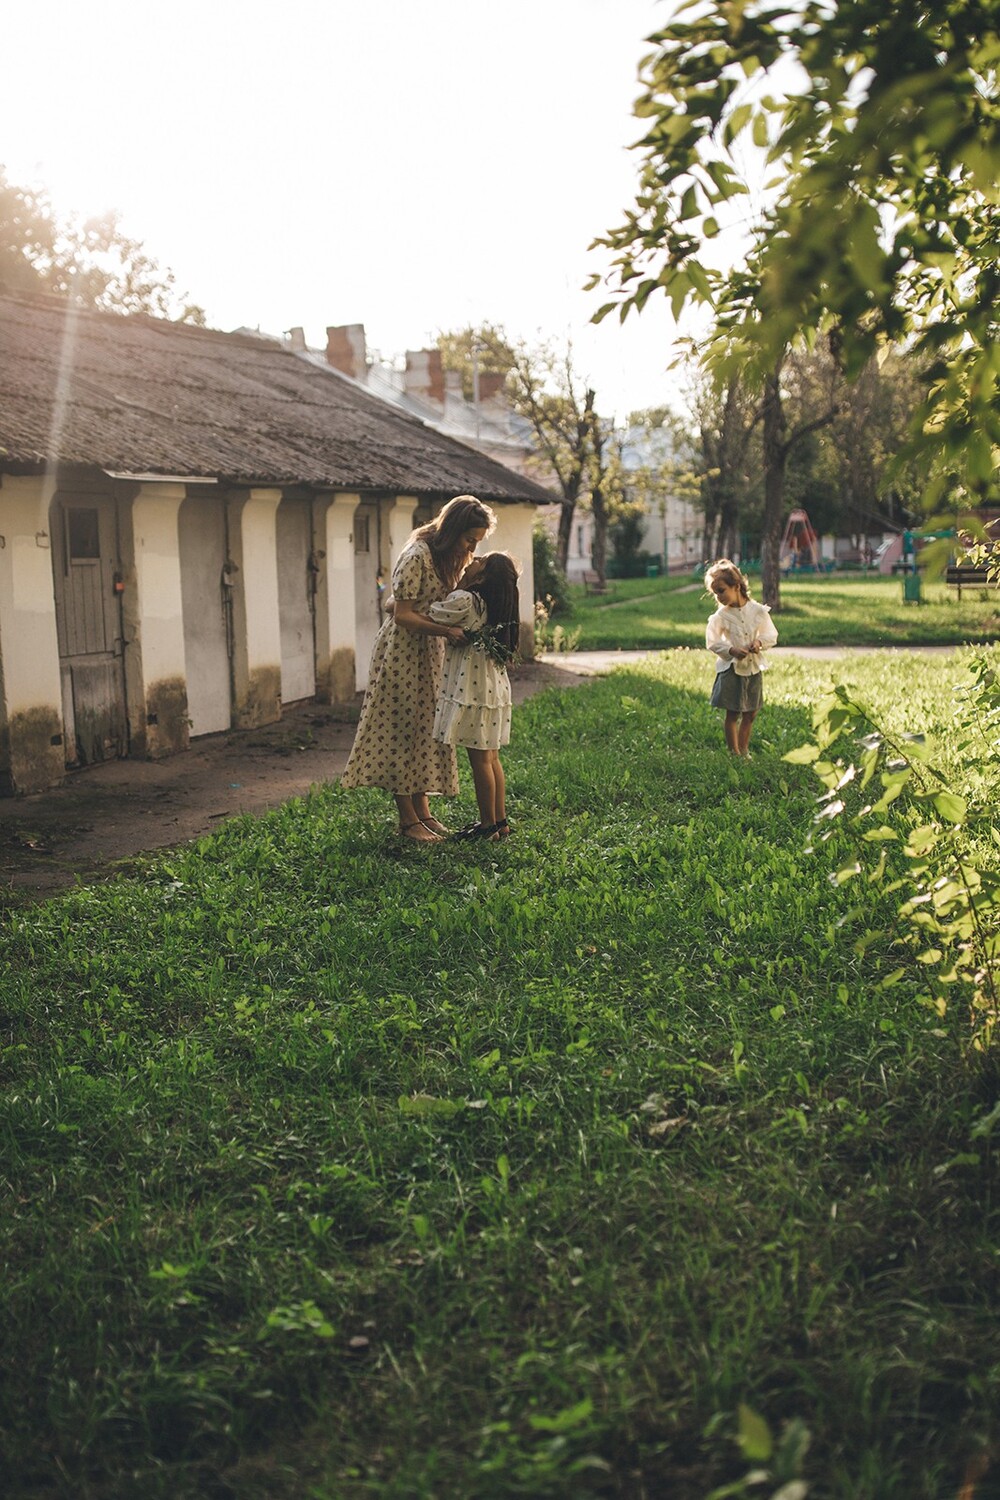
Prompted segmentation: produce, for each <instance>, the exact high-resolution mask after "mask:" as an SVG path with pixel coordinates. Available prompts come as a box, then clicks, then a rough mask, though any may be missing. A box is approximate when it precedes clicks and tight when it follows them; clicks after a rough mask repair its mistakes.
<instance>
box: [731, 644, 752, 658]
mask: <svg viewBox="0 0 1000 1500" xmlns="http://www.w3.org/2000/svg"><path fill="white" fill-rule="evenodd" d="M729 654H730V656H731V657H732V658H733V661H742V660H743V658H744V657H745V656H749V655H750V652H749V651H744V650H743V649H742V647H740V646H730V648H729Z"/></svg>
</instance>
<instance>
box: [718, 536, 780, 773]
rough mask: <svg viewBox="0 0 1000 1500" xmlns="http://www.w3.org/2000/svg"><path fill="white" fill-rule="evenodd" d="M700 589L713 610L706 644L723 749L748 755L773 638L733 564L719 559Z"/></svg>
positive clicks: (763, 609)
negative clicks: (721, 717) (709, 596)
mask: <svg viewBox="0 0 1000 1500" xmlns="http://www.w3.org/2000/svg"><path fill="white" fill-rule="evenodd" d="M705 587H706V589H709V590H710V591H711V593H713V594H714V595H715V597H716V600H717V601H718V606H719V607H718V609H717V610H716V611H715V614H714V615H712V616H711V617H710V619H709V622H708V625H707V626H706V627H705V645H706V646H707V647H708V649H709V651H714V652H715V682H714V684H713V687H712V698H711V703H712V707H713V708H724V709H725V711H726V725H725V735H726V744H727V745H728V747H729V749H730V750H731V751H732V752H733V754H734V755H747V754H749V749H750V735H751V733H752V731H753V721H754V719H755V718H756V717H757V712H758V710H759V708H760V705H761V701H762V699H763V693H762V691H761V689H762V683H761V675H760V674H761V671H762V669H763V667H764V665H765V662H764V658H763V653H764V652H765V651H766V650H767V649H768V647H769V646H773V645H774V644H775V642H776V641H777V639H778V632H777V630H775V628H774V621H773V620H772V619H771V611H770V610H769V609H768V607H767V605H766V604H758V603H757V602H756V600H754V599H751V598H750V584H749V582H748V580H747V577H746V574H745V573H741V572H740V570H739V568H738V567H737V566H736V564H735V563H734V562H730V561H729V558H728V557H722V558H720V559H719V561H718V562H714V563H713V564H712V566H711V567H710V568H709V569H708V571H707V572H706V574H705Z"/></svg>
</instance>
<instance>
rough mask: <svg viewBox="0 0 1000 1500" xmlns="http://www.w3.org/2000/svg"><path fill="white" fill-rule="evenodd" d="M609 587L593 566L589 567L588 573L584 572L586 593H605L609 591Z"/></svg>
mask: <svg viewBox="0 0 1000 1500" xmlns="http://www.w3.org/2000/svg"><path fill="white" fill-rule="evenodd" d="M607 589H608V586H607V584H606V583H605V582H604V581H603V580H602V579H601V578H600V577H599V576H598V575H597V574H596V573H595V572H594V570H593V568H588V569H587V571H586V573H584V575H583V591H584V593H585V594H605V593H607Z"/></svg>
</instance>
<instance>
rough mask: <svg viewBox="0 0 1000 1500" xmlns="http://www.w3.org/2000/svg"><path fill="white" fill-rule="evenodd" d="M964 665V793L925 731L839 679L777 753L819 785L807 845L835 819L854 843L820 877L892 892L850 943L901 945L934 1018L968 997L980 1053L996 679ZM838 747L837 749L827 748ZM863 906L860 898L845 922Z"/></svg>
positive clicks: (986, 1022) (996, 903) (987, 961)
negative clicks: (893, 906)
mask: <svg viewBox="0 0 1000 1500" xmlns="http://www.w3.org/2000/svg"><path fill="white" fill-rule="evenodd" d="M970 667H971V671H972V675H973V683H972V685H971V686H970V687H969V688H967V689H966V690H965V692H964V693H963V694H962V696H961V699H960V707H959V728H960V729H962V730H964V731H965V736H966V737H965V738H963V739H961V740H960V741H959V742H958V743H957V744H956V746H955V749H954V753H955V754H957V755H958V757H959V760H960V763H961V765H962V767H963V768H964V771H965V776H964V781H965V783H967V784H966V786H965V792H964V793H963V792H959V791H956V790H955V789H954V787H953V785H952V783H951V778H949V776H948V775H947V774H946V773H945V772H944V771H942V770H941V769H940V768H939V767H938V766H936V765H934V764H933V763H932V760H931V750H930V748H929V746H928V743H927V741H926V739H925V737H924V736H923V735H917V734H908V735H903V736H899V737H896V736H893V735H892V734H890V733H889V731H888V730H887V729H886V728H885V726H884V725H882V724H880V723H878V722H877V721H876V720H875V719H874V718H873V716H872V714H871V713H870V711H869V710H868V709H867V708H866V707H864V706H863V705H862V704H860V703H858V702H857V701H856V700H855V699H854V698H853V697H852V695H851V693H850V692H849V691H848V689H847V688H846V687H844V686H842V685H837V686H835V687H834V688H833V689H832V690H831V691H830V693H828V694H827V695H826V696H825V697H824V698H822V699H821V701H820V702H819V703H818V704H817V706H816V709H815V711H814V714H813V733H814V739H813V740H812V741H811V742H810V743H807V744H804V745H800V746H798V747H797V748H796V749H794V750H791V751H789V753H788V754H787V755H786V756H785V757H784V759H785V760H786V761H790V762H792V763H793V764H796V765H810V766H811V767H812V769H813V771H814V772H815V774H816V775H817V776H818V777H819V779H820V781H821V782H822V783H823V785H824V787H825V788H826V790H825V792H823V793H822V794H821V796H820V797H819V798H818V804H819V806H818V810H817V812H816V814H815V817H814V820H813V823H814V827H813V832H812V836H811V840H810V847H811V848H815V846H816V844H817V843H822V842H825V841H826V840H828V839H829V838H831V837H832V835H833V832H834V830H835V828H836V827H838V826H839V827H840V828H841V830H842V831H845V832H847V834H848V836H849V837H851V838H852V839H853V840H854V844H855V848H854V851H853V853H852V855H851V857H850V858H849V859H848V860H846V861H845V862H844V863H843V864H842V865H841V866H840V867H839V868H838V869H837V870H836V871H834V873H833V874H832V875H831V876H830V879H831V880H832V881H833V882H834V883H835V884H836V885H845V884H846V883H847V882H849V881H851V880H855V879H857V878H858V877H864V878H865V879H866V881H867V883H868V885H869V886H871V887H873V888H876V889H878V890H879V891H881V892H882V894H883V895H886V896H888V895H893V894H896V893H901V894H902V898H903V899H902V901H901V904H900V905H899V907H898V909H897V912H896V919H895V922H894V924H893V928H892V931H891V932H890V930H889V929H868V930H866V931H865V932H864V933H863V934H862V936H861V937H860V938H859V939H858V941H857V943H856V945H855V947H856V951H857V952H858V953H863V952H864V951H865V950H866V949H867V948H868V947H869V946H871V944H872V943H874V942H876V941H877V940H879V939H880V938H885V937H893V939H894V941H896V942H898V943H902V944H904V945H905V946H907V947H908V948H910V950H911V951H912V953H913V957H914V959H915V961H916V963H917V964H919V965H921V966H922V968H923V971H924V972H925V974H926V984H927V989H926V991H925V992H924V993H922V994H921V995H920V997H919V998H920V1000H921V1001H922V1002H923V1003H924V1004H926V1005H928V1006H929V1007H931V1008H932V1009H933V1010H934V1011H936V1013H937V1014H938V1015H939V1016H941V1017H943V1016H944V1015H945V1014H946V1012H947V1010H948V1007H949V996H951V995H954V994H955V993H956V991H957V992H959V993H961V995H962V998H963V999H965V1000H966V1001H967V1003H968V1006H969V1014H970V1018H971V1025H972V1045H973V1046H974V1047H975V1048H976V1049H977V1050H984V1049H985V1048H986V1047H987V1046H988V1045H989V1043H990V1041H991V1039H992V1035H993V1032H994V1029H995V1027H996V1024H997V1021H998V1018H1000V993H998V980H997V960H998V957H1000V861H998V860H997V859H996V858H994V857H993V853H994V848H1000V833H998V832H997V829H996V828H995V826H994V822H995V820H994V814H993V808H994V807H995V802H996V785H997V781H998V780H1000V776H998V774H997V773H998V768H1000V682H998V676H997V672H996V669H995V666H994V663H993V660H992V659H991V656H990V655H989V654H986V655H984V656H981V657H976V658H974V659H973V661H972V662H971V664H970ZM841 748H846V751H847V753H846V755H845V754H842V755H839V756H836V757H835V756H834V751H835V749H841ZM977 780H978V793H977V795H972V794H971V793H972V788H973V785H974V784H975V783H976V782H977ZM875 792H877V795H874V793H875ZM983 833H985V835H986V839H985V840H984V839H981V838H980V837H979V836H980V835H981V834H983ZM987 840H988V841H989V842H987ZM991 845H992V846H993V847H992V848H991V847H990V846H991ZM876 850H877V858H876V857H874V856H875V851H876ZM986 854H988V855H989V856H990V857H989V858H986V857H984V855H986ZM864 912H865V909H864V907H862V906H859V907H857V908H855V910H854V911H852V912H851V913H849V914H848V917H847V918H845V919H844V920H845V922H846V921H848V920H851V919H852V918H855V917H858V916H861V915H863V914H864ZM906 973H907V969H906V968H902V967H900V968H896V969H894V970H893V971H891V972H890V973H888V974H886V975H885V976H884V977H883V978H882V980H881V981H880V987H881V988H882V989H889V988H891V987H892V986H893V985H895V984H898V983H899V981H900V980H901V979H903V978H904V977H905V975H906Z"/></svg>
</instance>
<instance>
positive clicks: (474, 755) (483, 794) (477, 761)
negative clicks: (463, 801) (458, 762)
mask: <svg viewBox="0 0 1000 1500" xmlns="http://www.w3.org/2000/svg"><path fill="white" fill-rule="evenodd" d="M495 753H496V752H495V751H493V750H469V764H470V766H471V767H472V782H473V785H474V786H475V788H476V806H477V807H478V808H479V821H480V823H481V824H482V826H483V827H484V828H491V827H492V826H493V824H494V823H495V822H496V821H497V818H498V817H499V816H502V814H498V813H497V780H496V772H495V767H494V765H493V756H494V755H495Z"/></svg>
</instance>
